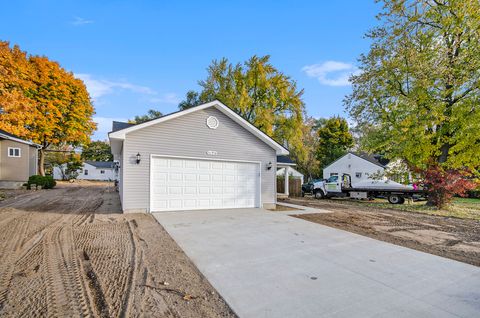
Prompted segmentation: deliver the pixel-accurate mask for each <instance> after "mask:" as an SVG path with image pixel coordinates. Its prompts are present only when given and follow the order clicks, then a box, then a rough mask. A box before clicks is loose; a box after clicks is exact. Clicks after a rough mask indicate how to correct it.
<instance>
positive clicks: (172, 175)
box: [168, 172, 183, 181]
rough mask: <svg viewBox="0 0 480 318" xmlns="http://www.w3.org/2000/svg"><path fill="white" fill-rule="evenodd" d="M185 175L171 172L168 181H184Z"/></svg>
mask: <svg viewBox="0 0 480 318" xmlns="http://www.w3.org/2000/svg"><path fill="white" fill-rule="evenodd" d="M182 178H183V174H182V173H178V172H170V173H169V174H168V181H182Z"/></svg>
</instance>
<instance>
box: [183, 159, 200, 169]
mask: <svg viewBox="0 0 480 318" xmlns="http://www.w3.org/2000/svg"><path fill="white" fill-rule="evenodd" d="M184 167H185V168H186V169H197V162H196V161H193V160H184Z"/></svg>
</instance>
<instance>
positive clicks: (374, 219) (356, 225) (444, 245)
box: [284, 198, 480, 266]
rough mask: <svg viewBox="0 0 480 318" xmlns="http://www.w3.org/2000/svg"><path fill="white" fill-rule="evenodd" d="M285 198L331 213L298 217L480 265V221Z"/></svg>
mask: <svg viewBox="0 0 480 318" xmlns="http://www.w3.org/2000/svg"><path fill="white" fill-rule="evenodd" d="M284 202H288V203H293V204H299V205H304V206H312V207H318V208H322V209H326V210H330V211H332V213H316V214H303V215H297V216H296V217H298V218H301V219H304V220H308V221H311V222H315V223H320V224H324V225H327V226H331V227H335V228H339V229H342V230H346V231H350V232H353V233H357V234H361V235H365V236H368V237H371V238H374V239H377V240H382V241H385V242H390V243H393V244H397V245H401V246H405V247H409V248H413V249H416V250H419V251H423V252H427V253H431V254H435V255H439V256H443V257H448V258H451V259H455V260H458V261H461V262H465V263H469V264H472V265H476V266H480V221H477V220H471V219H459V218H451V217H442V216H434V215H428V214H421V213H415V212H405V211H399V210H391V209H377V208H372V207H361V206H359V205H348V204H340V203H335V202H332V201H331V200H316V199H313V198H291V199H288V200H284Z"/></svg>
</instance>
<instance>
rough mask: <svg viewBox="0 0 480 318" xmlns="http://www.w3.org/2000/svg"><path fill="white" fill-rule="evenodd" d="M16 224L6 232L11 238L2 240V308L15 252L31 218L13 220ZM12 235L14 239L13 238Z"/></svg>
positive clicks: (0, 290)
mask: <svg viewBox="0 0 480 318" xmlns="http://www.w3.org/2000/svg"><path fill="white" fill-rule="evenodd" d="M13 223H14V226H12V227H8V230H7V233H4V234H5V236H6V237H8V238H9V239H8V240H7V239H5V240H2V241H3V242H5V243H4V245H3V246H2V249H1V251H0V252H1V254H0V255H1V256H2V257H1V259H0V310H1V309H2V308H3V304H4V302H5V300H6V299H7V294H8V291H9V288H10V282H11V280H12V275H13V272H14V269H15V256H16V254H15V252H16V251H17V249H18V248H19V247H20V246H21V243H22V240H23V237H24V233H25V232H26V230H27V228H28V224H29V218H28V217H26V216H22V217H19V218H17V219H14V220H13ZM12 237H13V238H14V239H12Z"/></svg>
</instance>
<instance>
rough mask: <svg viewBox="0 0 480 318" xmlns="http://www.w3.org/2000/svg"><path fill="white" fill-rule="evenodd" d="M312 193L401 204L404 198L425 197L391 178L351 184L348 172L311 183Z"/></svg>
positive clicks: (421, 191)
mask: <svg viewBox="0 0 480 318" xmlns="http://www.w3.org/2000/svg"><path fill="white" fill-rule="evenodd" d="M312 192H313V195H314V196H315V198H317V199H322V198H331V197H349V198H354V199H372V198H378V197H382V198H387V199H388V202H390V203H391V204H403V203H404V202H405V198H412V199H413V198H418V197H425V196H426V193H425V191H423V190H414V189H413V187H411V186H406V185H403V184H400V183H397V182H394V181H391V180H364V181H360V182H358V183H356V184H355V185H354V186H352V178H351V176H350V175H349V174H343V175H342V176H341V177H340V176H331V177H330V178H328V179H327V180H322V181H318V182H315V183H314V184H313V191H312Z"/></svg>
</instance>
